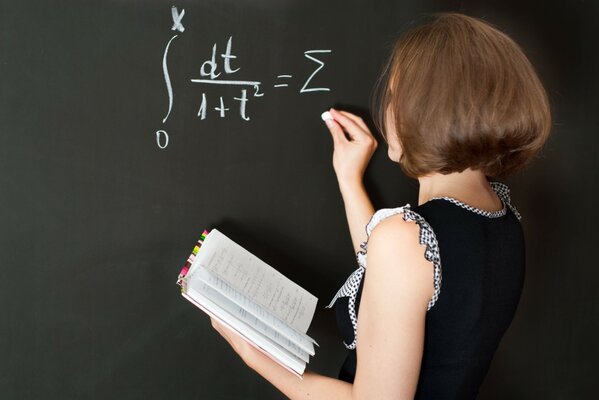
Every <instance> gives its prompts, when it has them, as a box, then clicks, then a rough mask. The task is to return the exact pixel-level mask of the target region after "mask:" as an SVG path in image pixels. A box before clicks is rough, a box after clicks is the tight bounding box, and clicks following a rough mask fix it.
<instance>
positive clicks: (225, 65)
mask: <svg viewBox="0 0 599 400" xmlns="http://www.w3.org/2000/svg"><path fill="white" fill-rule="evenodd" d="M184 15H185V10H181V12H179V11H178V10H177V7H175V6H173V7H172V8H171V16H172V19H173V26H172V28H171V30H173V31H178V32H184V31H185V27H184V26H183V23H182V20H183V16H184ZM177 37H178V34H176V35H174V36H173V37H171V38H170V40H169V41H168V42H167V44H166V47H165V49H164V54H163V56H162V71H163V73H164V82H165V84H166V91H167V94H168V110H167V112H166V115H165V116H164V118H163V119H162V123H163V124H164V123H165V122H166V121H167V119H168V117H169V115H170V113H171V110H172V109H173V100H174V94H173V86H172V83H171V78H170V75H169V71H168V63H167V60H168V52H169V48H170V46H171V44H172V42H173V41H174V40H175V39H176V38H177ZM217 53H218V52H217V45H216V43H215V44H214V45H213V46H212V54H211V56H210V58H208V59H207V60H206V61H204V62H203V63H202V66H201V68H200V73H199V77H195V78H192V79H191V80H190V81H191V82H192V83H193V84H197V85H199V86H200V87H206V86H208V85H226V86H234V87H239V96H238V97H233V98H232V99H228V100H226V99H224V98H223V96H219V98H218V101H213V100H211V99H209V98H207V96H206V93H205V92H201V96H200V99H201V100H200V105H199V107H198V113H197V116H198V117H199V118H200V120H205V119H206V118H208V112H209V111H213V112H216V114H218V116H219V117H220V118H225V116H226V115H227V112H228V111H232V110H231V108H232V107H234V108H237V110H238V114H239V117H240V118H241V120H243V121H249V120H250V116H249V115H248V111H247V103H248V101H249V100H250V98H252V97H262V96H264V91H263V87H264V86H265V84H264V83H263V82H262V81H257V80H246V79H237V76H238V74H237V73H238V72H239V70H241V67H239V66H237V62H236V60H235V59H236V58H237V56H235V55H234V54H233V37H232V36H230V37H229V39H228V40H227V45H226V47H225V51H224V53H221V54H219V57H217ZM327 53H331V50H322V49H320V50H306V51H304V57H305V58H306V59H308V60H310V62H311V63H314V69H313V70H312V71H311V73H310V74H309V75H308V76H306V77H302V82H303V85H302V87H301V88H300V90H299V93H300V94H302V93H310V92H328V91H330V88H328V87H316V86H315V85H314V84H313V83H312V81H313V80H314V78H315V76H316V75H317V74H318V73H319V71H320V70H321V69H322V68H324V66H325V62H324V61H323V60H322V59H323V57H326V54H327ZM221 58H222V68H219V67H220V65H219V62H220V61H221ZM232 64H236V65H232ZM292 78H293V75H290V74H283V75H277V77H276V79H277V81H276V82H275V83H274V84H273V85H272V87H273V88H276V89H279V88H287V87H289V83H288V82H289V81H290V80H291V79H292ZM211 107H212V108H211ZM168 143H169V135H168V133H167V132H166V131H165V130H164V129H160V130H157V131H156V144H157V145H158V147H159V148H160V149H164V148H166V146H168Z"/></svg>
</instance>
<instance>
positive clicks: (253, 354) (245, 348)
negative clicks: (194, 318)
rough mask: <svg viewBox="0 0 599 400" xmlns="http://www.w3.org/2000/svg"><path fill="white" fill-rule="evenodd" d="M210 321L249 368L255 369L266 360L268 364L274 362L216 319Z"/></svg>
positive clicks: (211, 318)
mask: <svg viewBox="0 0 599 400" xmlns="http://www.w3.org/2000/svg"><path fill="white" fill-rule="evenodd" d="M210 321H211V323H212V327H213V328H214V329H215V330H216V331H217V332H218V333H220V334H221V336H222V337H224V338H225V340H226V341H227V342H228V343H229V344H230V345H231V347H232V348H233V350H235V352H236V353H237V354H238V355H239V356H240V357H241V359H242V360H243V362H245V363H246V365H247V366H248V367H250V368H252V369H253V368H254V366H255V365H256V363H257V362H264V361H265V360H268V361H267V362H274V361H272V360H271V359H270V358H269V357H268V356H266V355H264V354H263V353H262V352H260V350H258V349H256V348H255V347H254V346H252V345H251V344H249V343H248V342H247V341H245V340H244V339H243V338H242V337H241V336H239V334H237V333H236V332H234V331H233V330H232V329H231V328H229V327H228V326H226V325H225V324H223V323H221V322H220V321H218V320H217V319H216V318H213V317H210Z"/></svg>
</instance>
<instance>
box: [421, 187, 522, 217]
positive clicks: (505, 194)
mask: <svg viewBox="0 0 599 400" xmlns="http://www.w3.org/2000/svg"><path fill="white" fill-rule="evenodd" d="M489 184H490V185H491V188H492V189H493V191H494V192H495V193H497V196H499V198H500V199H501V202H502V203H503V209H502V210H499V211H486V210H481V209H480V208H476V207H472V206H471V205H469V204H466V203H463V202H461V201H460V200H457V199H454V198H453V197H447V196H444V197H433V198H431V199H430V200H435V199H444V200H448V201H450V202H452V203H453V204H456V205H458V206H460V207H463V208H465V209H467V210H470V211H472V212H475V213H476V214H480V215H482V216H485V217H488V218H498V217H503V216H504V215H505V214H506V213H507V207H509V208H510V209H511V210H512V212H513V213H514V215H515V216H516V218H518V219H519V220H520V219H522V216H521V215H520V213H519V212H518V210H517V209H516V207H514V206H513V205H512V203H511V199H510V189H509V188H508V186H507V185H506V184H505V183H501V182H489Z"/></svg>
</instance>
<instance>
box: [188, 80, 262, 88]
mask: <svg viewBox="0 0 599 400" xmlns="http://www.w3.org/2000/svg"><path fill="white" fill-rule="evenodd" d="M191 81H192V82H194V83H212V84H216V85H249V86H256V85H260V84H261V82H257V81H255V82H253V81H219V80H215V79H192V80H191Z"/></svg>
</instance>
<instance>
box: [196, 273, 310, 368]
mask: <svg viewBox="0 0 599 400" xmlns="http://www.w3.org/2000/svg"><path fill="white" fill-rule="evenodd" d="M203 272H205V273H207V274H210V272H208V271H206V270H203ZM189 288H192V290H193V291H194V292H197V293H200V294H202V295H203V296H205V297H207V298H208V299H210V300H211V301H213V302H214V303H215V304H216V305H218V306H220V307H221V308H222V309H223V310H225V311H227V312H228V313H230V314H231V315H232V316H234V317H236V318H238V319H239V320H241V321H243V322H244V323H245V324H246V325H249V326H251V327H252V328H254V329H255V330H256V331H257V332H259V333H261V334H262V335H264V336H266V337H268V338H270V339H272V340H273V341H274V342H275V343H277V344H279V345H281V346H282V347H284V348H285V349H287V350H288V351H289V352H290V353H292V354H294V355H295V356H296V357H298V358H300V359H302V360H303V361H305V362H309V355H308V352H307V351H306V350H304V349H302V348H301V347H299V346H298V345H297V344H295V343H294V342H293V341H292V340H289V338H287V337H286V336H284V335H282V334H281V333H279V332H277V331H276V330H274V329H273V328H271V327H270V326H268V325H267V324H265V323H264V322H262V321H261V320H260V319H259V318H256V317H255V316H254V315H252V314H251V313H249V312H248V311H247V310H246V309H244V308H243V307H240V306H239V305H237V304H235V302H233V301H231V300H230V299H229V298H227V297H226V296H224V295H223V294H221V293H219V292H218V291H217V290H216V289H214V288H212V287H211V286H210V285H209V284H207V283H205V282H202V281H199V282H197V283H196V284H194V285H193V286H188V290H189ZM312 355H314V352H312Z"/></svg>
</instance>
